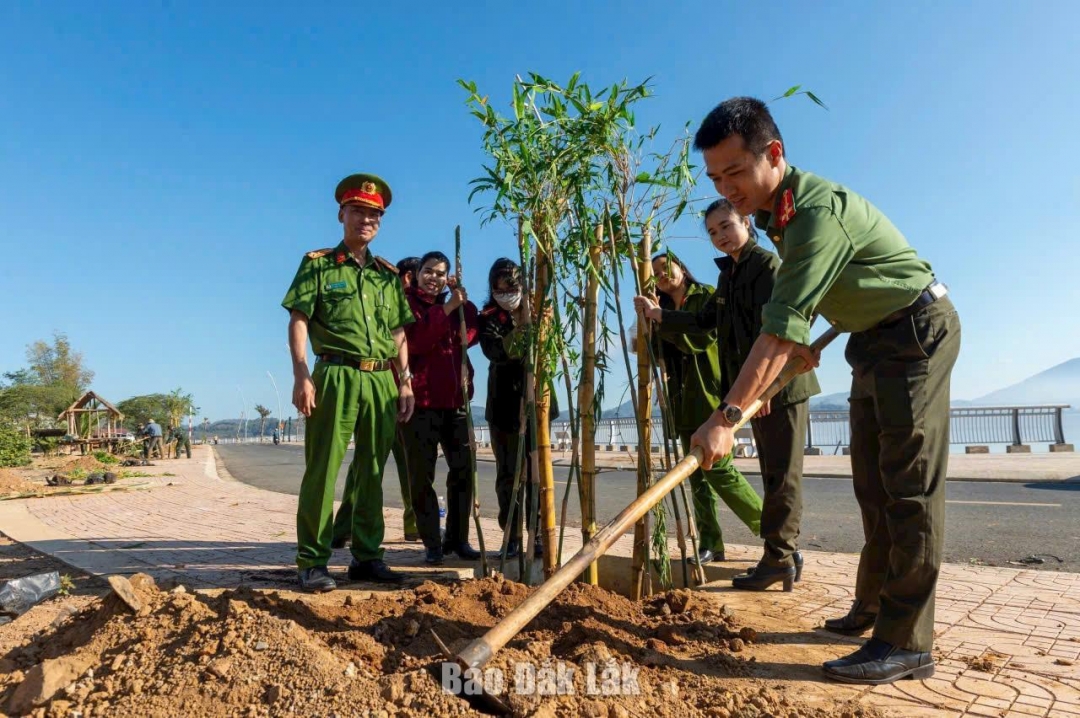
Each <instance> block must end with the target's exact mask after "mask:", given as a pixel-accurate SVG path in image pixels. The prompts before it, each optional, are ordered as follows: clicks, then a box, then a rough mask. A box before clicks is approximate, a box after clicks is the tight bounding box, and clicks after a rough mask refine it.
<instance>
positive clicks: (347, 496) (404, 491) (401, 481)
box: [330, 257, 420, 548]
mask: <svg viewBox="0 0 1080 718" xmlns="http://www.w3.org/2000/svg"><path fill="white" fill-rule="evenodd" d="M419 269H420V258H419V257H406V258H405V259H402V260H401V261H399V262H398V263H397V270H398V279H399V280H401V285H402V286H403V287H404V288H405V289H408V288H409V287H411V286H412V285H413V283H414V282H415V281H416V272H417V271H418V270H419ZM402 429H403V427H402V426H401V425H400V424H399V425H398V427H397V431H396V432H395V436H394V446H393V448H392V449H391V450H390V453H391V454H393V456H394V465H395V466H397V475H398V487H399V488H400V490H401V503H402V506H404V507H405V511H404V513H403V514H402V516H401V520H402V523H403V524H404V529H405V540H406V541H419V540H420V531H419V529H417V528H416V511H414V510H413V505H412V493H410V490H409V459H408V455H407V454H406V452H405V443H404V441H405V440H404V438H403V436H402V433H401V432H402ZM352 476H353V474H349V478H350V479H351V478H352ZM353 493H354V487H353V486H352V485H351V484H350V483H349V482H348V481H346V483H345V492H344V495H343V496H342V498H341V506H339V507H338V512H337V516H335V517H334V538H333V540H332V541H331V543H330V546H331V547H332V548H345V546H346V545H348V543H349V537H350V536H351V534H352V510H353V506H352V499H351V496H352V495H353Z"/></svg>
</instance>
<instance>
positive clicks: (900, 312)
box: [877, 282, 949, 327]
mask: <svg viewBox="0 0 1080 718" xmlns="http://www.w3.org/2000/svg"><path fill="white" fill-rule="evenodd" d="M948 293H949V288H948V287H946V286H945V285H944V284H942V283H941V282H933V283H932V284H931V285H930V286H929V287H927V288H926V289H924V290H923V291H922V294H920V295H919V296H917V297H915V301H914V302H912V303H911V304H909V305H907V306H906V307H904V308H903V309H897V310H896V311H895V312H893V313H892V314H890V315H889V316H887V317H885V318H884V319H882V320H881V321H880V322H878V323H877V326H879V327H884V326H886V325H889V324H892V323H894V322H898V321H900V320H901V319H904V318H905V317H909V316H911V315H912V314H914V313H915V312H917V311H919V310H920V309H922V308H923V307H925V306H927V305H930V304H933V303H934V302H936V301H937V300H939V299H941V298H942V297H944V296H945V295H946V294H948Z"/></svg>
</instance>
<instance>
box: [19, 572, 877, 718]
mask: <svg viewBox="0 0 1080 718" xmlns="http://www.w3.org/2000/svg"><path fill="white" fill-rule="evenodd" d="M111 582H112V583H113V587H114V593H112V594H110V595H108V596H107V597H106V598H105V599H104V600H102V601H100V602H99V603H96V604H95V605H94V606H92V607H91V608H88V609H87V610H85V611H83V612H82V613H80V614H78V615H76V616H74V617H72V618H70V619H69V620H67V621H66V622H65V623H63V624H62V625H61V626H60V627H59V628H56V629H54V630H52V631H48V632H46V633H45V634H43V635H39V636H37V637H36V638H35V639H34V640H33V641H31V642H29V643H28V644H26V645H24V646H21V647H19V648H16V649H14V650H11V651H9V653H8V654H7V655H6V656H4V657H3V658H0V706H4V707H6V709H7V710H8V711H9V712H11V713H12V714H15V715H22V714H31V715H34V716H36V717H39V718H45V717H46V716H54V715H55V716H62V715H69V714H72V713H74V712H77V713H78V714H80V715H81V716H83V717H84V718H89V717H90V716H104V715H108V716H168V717H169V718H173V716H175V715H178V714H184V715H201V716H269V715H275V716H276V715H284V714H297V715H323V716H329V715H338V716H351V715H368V714H370V715H373V716H393V715H425V716H436V717H441V716H455V715H473V714H476V712H475V710H474V707H473V705H472V704H470V703H468V702H466V701H465V700H464V699H462V698H459V697H457V696H454V695H451V694H450V693H447V692H445V691H444V690H443V689H442V688H441V686H440V684H439V682H438V681H437V680H436V679H435V678H434V672H435V670H436V669H437V667H438V666H439V665H440V664H441V660H440V657H439V650H438V647H437V644H436V643H435V640H434V638H433V637H432V635H431V629H434V630H435V631H436V632H437V633H438V634H439V636H440V637H441V638H442V639H443V640H444V641H446V642H447V643H448V645H449V646H450V648H451V649H452V650H457V649H459V648H460V647H462V646H463V645H465V644H466V643H467V642H468V641H470V640H472V639H474V638H476V637H478V636H480V635H482V634H483V632H484V631H485V630H486V629H487V628H489V627H490V626H492V625H494V624H495V623H496V621H498V619H499V618H500V617H502V616H504V615H506V614H507V613H509V612H510V611H511V610H513V608H514V607H515V606H517V605H518V604H519V603H520V602H521V601H522V600H524V598H525V597H526V596H527V595H528V593H529V590H530V589H528V588H526V587H525V586H522V585H520V584H516V583H513V582H510V581H505V580H502V579H485V580H479V581H467V582H463V583H460V584H455V585H452V586H444V585H440V584H435V583H430V582H429V583H425V584H423V585H421V586H419V587H418V588H416V589H415V590H407V591H396V592H392V593H371V592H366V591H359V592H338V593H334V594H328V595H327V596H323V597H314V598H313V597H308V596H302V595H295V594H280V593H278V592H273V591H271V592H256V591H252V590H248V589H239V590H235V591H224V592H220V593H218V594H217V595H213V596H210V595H202V594H192V593H189V592H187V591H185V590H184V589H183V587H176V588H174V589H172V590H170V591H163V590H161V589H159V588H158V587H157V586H155V585H154V583H153V580H152V579H150V577H148V576H144V575H137V576H135V577H133V578H132V579H131V581H130V583H128V582H127V581H125V580H123V579H120V580H117V579H116V578H115V577H114V579H112V581H111ZM757 640H758V636H757V633H756V632H755V631H754V630H753V629H752V628H749V627H745V626H742V627H740V626H738V625H737V623H736V621H735V619H734V618H733V617H732V616H731V615H729V614H728V612H727V611H726V609H725V608H724V607H723V606H720V605H718V604H717V603H716V602H715V601H714V600H711V599H709V598H708V597H705V596H702V595H701V594H695V593H691V592H689V591H677V592H671V593H668V594H664V595H661V596H657V597H654V598H652V599H651V600H649V601H647V602H637V603H635V602H633V601H629V600H628V599H625V598H623V597H620V596H618V595H615V594H612V593H609V592H607V591H604V590H602V589H598V588H594V587H590V586H583V585H574V586H571V587H570V588H569V589H567V590H566V591H564V592H563V594H562V595H561V596H560V597H559V598H558V599H557V600H556V601H555V603H553V604H552V605H551V606H550V607H549V608H548V609H547V610H545V611H544V612H543V613H541V614H540V615H539V616H538V617H537V618H536V619H535V620H534V621H533V622H532V623H531V624H530V625H529V626H528V627H527V628H526V630H525V631H524V632H522V633H521V634H520V635H518V636H517V637H516V638H515V639H514V640H513V641H511V642H510V644H509V645H508V646H507V647H506V649H504V650H503V651H501V652H499V653H498V654H497V656H496V658H495V659H494V660H493V661H492V662H491V663H490V664H489V666H490V667H491V668H498V669H502V670H503V671H504V672H505V673H504V675H506V676H507V677H508V680H509V681H513V680H514V677H515V672H516V671H518V670H520V668H519V666H518V664H525V665H530V666H556V665H561V666H562V667H563V668H564V669H570V675H571V677H570V678H569V679H567V680H566V682H565V683H563V684H561V692H562V693H564V695H543V696H542V695H536V694H535V693H532V694H519V693H515V692H513V691H510V692H508V693H505V694H504V695H503V699H504V700H506V701H508V702H509V703H510V705H511V707H512V708H513V711H514V713H515V714H518V715H536V716H601V717H604V718H606V717H608V716H611V717H612V718H618V717H621V716H631V715H648V716H679V718H684V717H686V716H715V717H720V718H722V717H725V716H727V717H730V716H748V717H751V716H752V717H754V718H757V717H763V716H784V717H785V718H786V717H788V716H813V717H814V718H825V716H836V715H844V714H847V715H848V716H866V715H871V713H870V712H868V711H866V709H864V708H860V707H857V706H839V705H834V706H827V707H824V708H823V707H821V706H820V705H819V706H815V707H813V708H809V707H805V706H801V705H800V704H799V703H798V701H797V700H796V699H794V698H793V697H789V696H788V695H787V694H786V693H785V692H783V691H778V690H776V689H775V688H773V687H770V685H769V684H768V683H766V682H763V681H760V680H758V679H756V678H754V677H753V676H754V662H753V659H752V657H751V658H744V656H745V655H746V654H747V653H749V652H750V648H751V647H752V646H753V644H754V643H755V642H756V641H757ZM612 662H614V663H612ZM613 664H614V665H615V666H619V665H622V664H625V665H626V666H628V667H630V669H631V670H630V676H631V678H633V679H634V680H633V681H631V682H629V683H624V684H623V685H632V686H636V688H637V694H632V695H606V696H605V695H597V694H596V691H595V686H590V682H589V675H588V671H589V670H590V669H589V667H590V666H594V667H596V666H600V667H603V666H610V665H613ZM625 670H626V669H624V673H625ZM564 673H565V671H564ZM5 674H6V675H5ZM534 683H535V685H534V687H536V688H540V687H541V684H542V681H541V678H540V675H539V674H537V675H536V680H535V682H534ZM571 690H572V692H571ZM590 691H592V692H591V694H590ZM552 692H554V691H552Z"/></svg>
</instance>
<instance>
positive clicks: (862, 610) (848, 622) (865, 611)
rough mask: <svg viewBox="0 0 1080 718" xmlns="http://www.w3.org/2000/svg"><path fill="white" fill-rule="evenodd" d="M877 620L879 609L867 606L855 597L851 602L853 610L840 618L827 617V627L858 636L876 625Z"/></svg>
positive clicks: (834, 630) (830, 629)
mask: <svg viewBox="0 0 1080 718" xmlns="http://www.w3.org/2000/svg"><path fill="white" fill-rule="evenodd" d="M875 621H877V611H872V610H870V609H869V608H867V606H866V604H865V603H863V602H862V601H860V600H858V599H855V601H853V602H852V604H851V610H850V611H848V612H847V614H846V615H843V616H841V617H840V618H826V619H825V629H826V630H829V631H833V632H835V633H843V634H845V635H849V636H857V635H858V634H860V633H862V632H863V631H865V630H866V629H867V628H870V627H872V626H873V625H874V622H875Z"/></svg>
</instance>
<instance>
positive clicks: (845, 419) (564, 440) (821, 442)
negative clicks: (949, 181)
mask: <svg viewBox="0 0 1080 718" xmlns="http://www.w3.org/2000/svg"><path fill="white" fill-rule="evenodd" d="M1069 408H1071V407H1070V406H1069V405H1068V404H1055V405H1046V406H980V407H954V408H953V409H952V410H950V412H949V419H950V421H949V432H950V441H951V443H953V444H960V445H969V446H970V445H982V444H1010V445H1013V446H1019V445H1022V444H1064V443H1066V442H1065V425H1064V422H1063V419H1062V413H1063V412H1064V411H1065V410H1066V409H1069ZM662 432H663V427H662V423H661V421H660V418H659V417H653V419H652V436H651V444H652V446H655V447H659V446H660V445H661V440H662V437H663V433H662ZM195 439H196V441H198V442H200V443H201V437H200V436H198V434H196V437H195ZM219 441H220V442H221V443H222V444H235V443H248V444H254V443H259V437H257V436H248V437H247V439H246V440H245V439H243V438H241V439H239V440H237V437H235V436H229V437H225V436H219ZM262 441H263V442H264V443H267V444H269V443H271V440H270V437H269V436H267V437H264V438H263V439H262ZM287 441H288V443H296V442H301V443H302V442H303V441H304V435H303V434H302V433H299V434H296V433H294V434H291V435H290V436H288V437H287ZM476 441H477V443H479V444H490V443H491V431H490V430H489V429H488V427H487V426H477V427H476ZM551 441H552V444H554V445H556V446H559V445H560V444H562V445H566V444H569V442H570V423H569V422H566V421H556V422H554V423H552V425H551ZM596 443H597V444H599V445H601V446H614V447H616V448H618V447H621V446H635V447H636V446H637V443H638V425H637V419H634V418H630V417H624V418H617V419H600V420H599V421H597V426H596ZM850 444H851V417H850V414H849V412H846V411H811V412H810V423H809V425H808V426H807V427H806V447H807V448H813V447H817V448H821V449H837V450H838V449H840V448H843V447H846V446H849V445H850Z"/></svg>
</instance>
